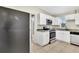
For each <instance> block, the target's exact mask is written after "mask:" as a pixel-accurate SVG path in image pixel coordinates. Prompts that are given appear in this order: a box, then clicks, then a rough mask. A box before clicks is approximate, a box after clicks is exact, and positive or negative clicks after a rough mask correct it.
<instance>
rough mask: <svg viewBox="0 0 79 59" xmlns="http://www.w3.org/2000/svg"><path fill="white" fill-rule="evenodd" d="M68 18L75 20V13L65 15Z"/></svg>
mask: <svg viewBox="0 0 79 59" xmlns="http://www.w3.org/2000/svg"><path fill="white" fill-rule="evenodd" d="M65 19H66V20H75V14H70V15H66V16H65Z"/></svg>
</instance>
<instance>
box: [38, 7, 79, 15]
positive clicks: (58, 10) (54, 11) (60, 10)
mask: <svg viewBox="0 0 79 59" xmlns="http://www.w3.org/2000/svg"><path fill="white" fill-rule="evenodd" d="M38 8H40V9H42V10H44V11H46V12H48V13H50V14H51V15H54V16H61V15H65V14H71V13H74V10H79V6H39V7H38Z"/></svg>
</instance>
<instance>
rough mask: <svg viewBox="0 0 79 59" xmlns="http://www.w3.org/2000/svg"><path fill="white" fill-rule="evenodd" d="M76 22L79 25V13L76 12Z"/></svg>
mask: <svg viewBox="0 0 79 59" xmlns="http://www.w3.org/2000/svg"><path fill="white" fill-rule="evenodd" d="M75 24H76V25H79V14H75Z"/></svg>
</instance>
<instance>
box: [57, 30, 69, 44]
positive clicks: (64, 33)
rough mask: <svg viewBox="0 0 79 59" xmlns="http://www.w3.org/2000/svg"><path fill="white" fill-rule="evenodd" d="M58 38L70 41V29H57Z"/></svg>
mask: <svg viewBox="0 0 79 59" xmlns="http://www.w3.org/2000/svg"><path fill="white" fill-rule="evenodd" d="M56 39H57V40H60V41H64V42H69V43H70V32H69V31H56Z"/></svg>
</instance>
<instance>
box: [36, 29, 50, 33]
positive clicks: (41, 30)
mask: <svg viewBox="0 0 79 59" xmlns="http://www.w3.org/2000/svg"><path fill="white" fill-rule="evenodd" d="M37 31H40V32H46V31H49V30H43V29H37Z"/></svg>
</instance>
